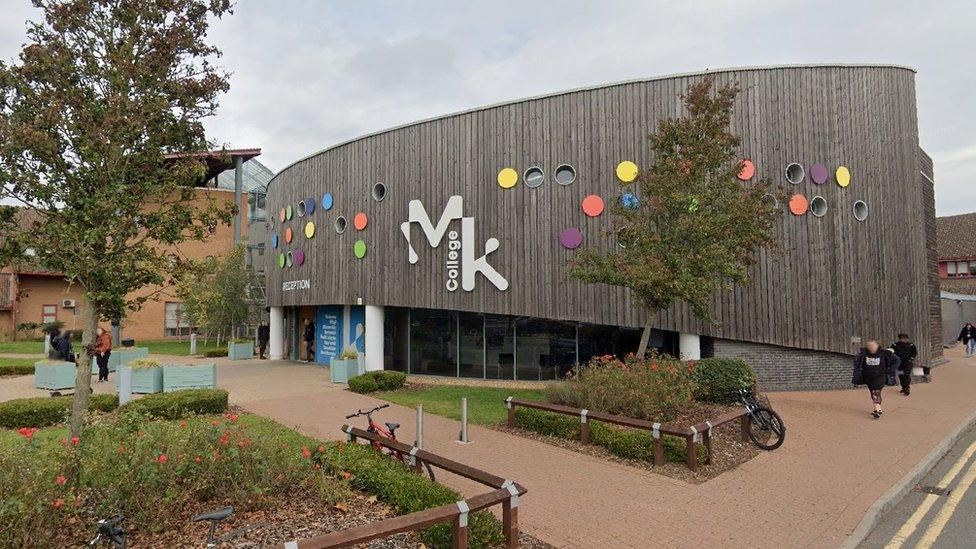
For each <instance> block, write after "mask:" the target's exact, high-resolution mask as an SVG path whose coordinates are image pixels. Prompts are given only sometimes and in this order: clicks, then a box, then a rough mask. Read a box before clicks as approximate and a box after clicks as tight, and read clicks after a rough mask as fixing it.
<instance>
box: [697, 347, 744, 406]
mask: <svg viewBox="0 0 976 549" xmlns="http://www.w3.org/2000/svg"><path fill="white" fill-rule="evenodd" d="M694 368H695V369H694V373H693V374H692V376H693V378H694V380H695V385H696V387H697V388H696V389H695V399H697V400H699V401H702V402H714V403H717V404H733V403H735V402H738V397H737V396H736V395H734V394H733V392H734V391H737V390H739V389H751V388H752V387H754V386H755V385H756V372H754V371H753V370H752V368H751V367H750V366H749V364H747V363H746V362H745V361H744V360H741V359H738V358H729V357H720V356H716V357H711V358H703V359H701V360H699V361H698V362H696V363H695V367H694Z"/></svg>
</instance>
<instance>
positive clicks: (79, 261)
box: [0, 0, 233, 435]
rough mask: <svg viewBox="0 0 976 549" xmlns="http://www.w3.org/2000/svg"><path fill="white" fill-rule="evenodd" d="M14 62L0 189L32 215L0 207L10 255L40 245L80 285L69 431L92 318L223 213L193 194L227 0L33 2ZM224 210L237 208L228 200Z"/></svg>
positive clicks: (6, 79)
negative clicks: (82, 303)
mask: <svg viewBox="0 0 976 549" xmlns="http://www.w3.org/2000/svg"><path fill="white" fill-rule="evenodd" d="M33 3H34V5H35V6H36V7H38V8H40V10H41V11H42V12H43V19H42V20H41V21H40V22H29V23H28V31H27V36H28V44H27V45H25V46H24V48H23V50H22V51H21V53H20V56H19V59H18V60H16V61H12V62H10V63H9V64H7V63H2V62H0V197H3V198H8V199H13V200H16V201H17V202H19V203H20V205H21V206H22V207H23V208H25V209H28V210H33V211H34V212H35V213H36V214H37V215H36V216H35V217H36V218H35V219H33V220H32V221H31V222H30V223H28V224H26V226H18V225H17V224H16V223H13V222H11V216H10V215H7V214H4V215H0V223H3V224H4V226H3V227H2V229H3V232H5V233H7V234H8V236H9V238H6V239H4V242H3V244H2V250H3V253H4V255H5V256H7V257H8V258H9V257H11V256H17V255H21V254H23V251H24V250H25V249H26V248H27V247H30V248H33V249H34V250H35V251H36V254H37V255H36V259H37V260H38V261H39V262H40V263H41V264H42V265H44V266H45V267H46V268H48V269H51V270H54V271H58V272H61V273H64V276H65V278H66V279H67V280H68V282H69V283H72V284H79V285H80V286H81V287H82V288H84V291H85V298H86V299H87V302H88V306H87V307H86V308H85V312H84V326H85V328H84V336H83V350H82V352H81V353H80V360H79V368H78V374H77V386H76V391H75V400H74V406H73V408H72V416H71V421H70V429H71V433H72V434H73V435H76V434H79V433H80V432H81V430H82V428H83V422H84V415H85V408H86V401H87V399H88V394H89V391H88V388H89V386H90V383H91V376H90V370H89V367H90V360H91V351H90V349H91V344H92V340H93V336H94V331H95V328H96V326H97V323H98V321H99V320H109V321H118V320H120V319H121V318H122V317H123V316H124V315H125V313H126V311H127V310H134V309H137V308H138V307H139V306H140V305H141V304H142V302H143V301H145V300H146V299H151V298H153V297H155V296H154V295H152V294H150V295H148V296H146V295H144V296H142V297H138V298H135V297H131V292H133V291H134V290H137V289H139V288H143V287H146V286H153V285H155V286H160V287H161V286H162V285H163V284H165V283H166V282H167V280H168V278H169V276H170V275H171V274H172V273H173V272H174V271H176V270H178V269H179V266H180V263H179V262H173V261H172V260H171V258H170V257H169V254H168V253H167V248H172V247H174V246H175V245H177V244H179V243H180V242H183V241H186V240H189V239H194V240H200V239H204V238H205V237H206V235H207V227H208V225H210V224H211V223H215V222H218V221H222V222H224V223H229V219H230V216H231V215H232V214H233V211H228V208H227V207H226V206H224V205H218V204H217V203H216V202H215V201H210V203H209V204H208V205H207V206H205V207H200V206H199V203H198V204H197V205H194V204H191V202H190V199H191V198H192V196H193V190H192V186H193V184H194V183H195V182H196V181H199V180H200V179H202V178H203V176H204V174H205V166H204V164H203V162H202V161H200V160H199V159H195V158H192V157H188V156H180V155H175V156H174V155H173V154H172V153H181V152H192V151H199V150H202V149H205V148H207V142H206V139H205V136H204V129H203V125H202V120H203V119H204V118H205V117H207V116H210V115H212V114H213V113H214V112H215V110H216V108H217V100H218V96H219V95H220V94H221V93H223V92H225V91H226V90H227V88H228V83H227V75H226V74H225V73H224V72H222V71H220V70H218V69H217V68H215V67H214V66H213V64H212V63H213V59H214V58H216V57H218V56H219V55H220V52H219V50H217V49H216V48H215V47H213V46H212V45H209V44H207V43H206V41H205V38H206V34H207V31H208V29H209V26H210V22H211V18H212V17H217V18H219V17H221V16H223V15H224V14H227V13H229V12H230V2H229V0H167V1H158V0H33ZM230 209H231V210H233V207H232V208H230Z"/></svg>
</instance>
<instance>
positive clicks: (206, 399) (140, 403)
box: [121, 389, 228, 419]
mask: <svg viewBox="0 0 976 549" xmlns="http://www.w3.org/2000/svg"><path fill="white" fill-rule="evenodd" d="M227 396H228V395H227V391H224V390H223V389H184V390H182V391H174V392H172V393H155V394H151V395H146V396H144V397H142V398H140V399H136V400H132V401H130V402H127V403H125V404H124V405H123V406H122V408H121V411H123V412H137V413H140V414H144V415H147V416H149V417H154V418H160V419H179V418H182V417H186V416H188V415H192V414H219V413H222V412H226V411H227Z"/></svg>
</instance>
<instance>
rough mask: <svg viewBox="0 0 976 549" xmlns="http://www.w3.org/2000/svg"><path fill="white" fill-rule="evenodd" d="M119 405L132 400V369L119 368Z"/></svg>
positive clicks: (126, 367)
mask: <svg viewBox="0 0 976 549" xmlns="http://www.w3.org/2000/svg"><path fill="white" fill-rule="evenodd" d="M118 373H119V405H120V406H121V405H122V404H125V403H126V402H129V401H130V400H132V368H129V367H128V366H122V367H120V368H119V372H118Z"/></svg>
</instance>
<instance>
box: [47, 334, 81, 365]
mask: <svg viewBox="0 0 976 549" xmlns="http://www.w3.org/2000/svg"><path fill="white" fill-rule="evenodd" d="M51 347H52V348H53V352H54V353H55V354H56V357H55V358H57V359H60V360H63V361H65V362H74V361H75V353H74V350H73V349H72V348H71V332H70V331H68V330H65V331H64V332H62V333H61V334H60V336H58V337H57V339H55V335H54V334H52V335H51Z"/></svg>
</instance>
